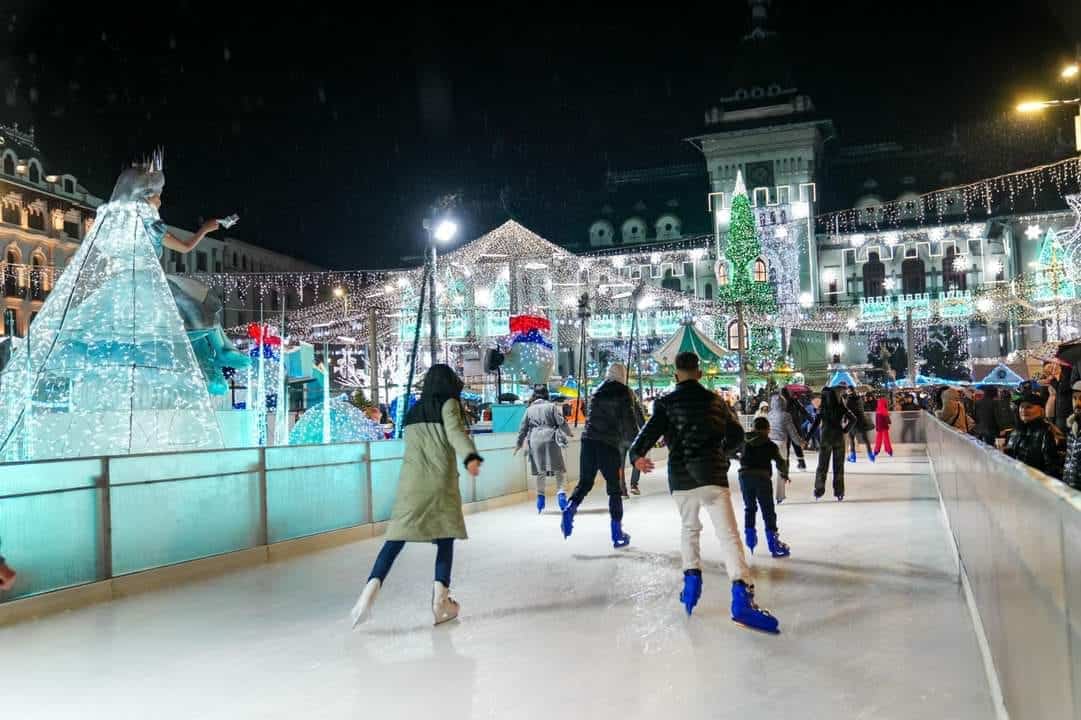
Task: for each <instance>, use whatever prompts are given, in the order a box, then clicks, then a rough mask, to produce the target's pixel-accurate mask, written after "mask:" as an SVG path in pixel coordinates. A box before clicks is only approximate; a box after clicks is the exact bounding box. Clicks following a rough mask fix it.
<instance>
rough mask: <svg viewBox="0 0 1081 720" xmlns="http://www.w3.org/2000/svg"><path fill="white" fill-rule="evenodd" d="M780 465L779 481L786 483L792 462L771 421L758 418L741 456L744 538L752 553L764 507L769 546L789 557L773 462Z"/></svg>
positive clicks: (740, 478) (772, 553) (774, 553)
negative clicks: (776, 497)
mask: <svg viewBox="0 0 1081 720" xmlns="http://www.w3.org/2000/svg"><path fill="white" fill-rule="evenodd" d="M774 464H776V465H777V472H779V473H780V477H779V478H778V479H777V483H778V484H779V485H781V486H783V485H784V484H785V483H787V482H789V480H788V461H786V460H785V459H784V456H782V455H781V449H780V448H779V447H777V444H776V442H775V441H774V440H773V429H772V426H771V425H770V422H769V420H767V419H765V418H755V420H754V430H753V431H752V432H749V433H747V436H746V438H745V439H744V442H743V450H741V451H740V459H739V489H740V492H742V493H743V537H744V540H746V542H747V549H748V550H750V551H751V552H752V553H753V552H754V549H755V546H757V545H758V532H757V530H755V515H757V514H758V506H759V505H761V506H762V521H763V522H764V523H765V525H766V545H767V546H768V547H769V552H770V555H772V556H773V557H788V556H789V554H790V552H789V548H788V545H786V544H784V543H783V542H781V537H780V535H779V534H778V532H777V510H776V508H775V507H774V505H773V482H772V480H771V476H772V474H773V467H772V466H773V465H774Z"/></svg>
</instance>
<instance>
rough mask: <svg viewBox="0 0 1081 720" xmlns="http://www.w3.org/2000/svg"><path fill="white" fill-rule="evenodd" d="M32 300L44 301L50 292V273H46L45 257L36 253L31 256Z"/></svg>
mask: <svg viewBox="0 0 1081 720" xmlns="http://www.w3.org/2000/svg"><path fill="white" fill-rule="evenodd" d="M30 266H31V271H30V299H31V300H44V299H45V295H46V293H47V292H48V290H49V277H48V273H46V272H44V267H45V256H44V255H42V254H41V253H40V252H35V253H34V254H33V255H31V256H30Z"/></svg>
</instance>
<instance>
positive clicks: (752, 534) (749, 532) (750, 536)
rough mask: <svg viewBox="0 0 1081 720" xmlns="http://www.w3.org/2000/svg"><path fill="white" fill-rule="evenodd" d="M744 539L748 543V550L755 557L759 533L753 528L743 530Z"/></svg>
mask: <svg viewBox="0 0 1081 720" xmlns="http://www.w3.org/2000/svg"><path fill="white" fill-rule="evenodd" d="M743 539H744V540H745V541H746V542H747V549H748V550H750V551H751V554H752V555H754V549H755V546H756V545H758V531H757V530H755V529H754V528H753V527H745V528H743Z"/></svg>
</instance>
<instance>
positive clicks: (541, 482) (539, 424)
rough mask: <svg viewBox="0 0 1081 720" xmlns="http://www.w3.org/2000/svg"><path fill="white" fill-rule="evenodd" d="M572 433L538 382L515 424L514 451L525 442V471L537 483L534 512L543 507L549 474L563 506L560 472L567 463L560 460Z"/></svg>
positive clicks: (561, 474)
mask: <svg viewBox="0 0 1081 720" xmlns="http://www.w3.org/2000/svg"><path fill="white" fill-rule="evenodd" d="M571 435H573V433H572V432H571V429H570V427H569V426H568V425H567V420H566V418H564V417H563V412H562V411H561V410H560V409H559V408H558V407H557V406H556V405H555V404H554V403H552V402H551V398H550V396H549V394H548V388H547V386H545V385H538V386H537V387H536V388H534V390H533V402H532V403H530V405H529V407H528V408H527V409H526V411H525V415H524V416H523V417H522V424H521V425H520V426H519V427H518V443H517V444H516V445H515V447H514V454H515V455H517V454H518V451H519V450H521V449H522V445H525V446H526V448H527V452H528V453H529V471H530V474H531V475H533V477H534V478H535V479H536V483H537V512H538V513H540V512H543V511H544V502H545V490H546V488H545V485H546V483H547V481H548V478H549V477H552V476H554V477H555V483H556V501H557V502H558V503H559V509H560V510H563V509H565V508H566V507H567V493H566V491H565V490H564V489H563V476H564V473H566V472H567V465H566V463H565V462H564V461H563V448H564V447H565V446H566V444H567V437H569V436H571Z"/></svg>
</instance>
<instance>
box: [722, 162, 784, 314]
mask: <svg viewBox="0 0 1081 720" xmlns="http://www.w3.org/2000/svg"><path fill="white" fill-rule="evenodd" d="M724 255H725V257H726V258H727V259H728V264H729V266H730V268H731V275H730V277H729V281H728V285H727V286H725V289H724V299H725V300H727V301H729V302H733V303H735V302H741V303H743V304H744V305H745V306H747V307H749V308H751V309H754V310H772V309H774V308H775V307H776V302H775V301H774V297H773V290H772V289H771V288H770V286H769V284H768V283H765V282H755V280H754V278H753V276H752V274H751V272H752V268H753V266H754V262H755V260H757V259H758V258H759V257H760V256H761V255H762V245H761V243H759V242H758V232H757V231H756V230H755V225H754V214H753V213H752V212H751V201H750V199H749V198H748V197H747V188H746V186H745V185H744V184H743V174H742V173H738V172H737V173H736V188H735V194H734V195H733V197H732V207H731V213H730V217H729V221H728V242H727V244H726V245H725V248H724Z"/></svg>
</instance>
